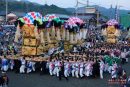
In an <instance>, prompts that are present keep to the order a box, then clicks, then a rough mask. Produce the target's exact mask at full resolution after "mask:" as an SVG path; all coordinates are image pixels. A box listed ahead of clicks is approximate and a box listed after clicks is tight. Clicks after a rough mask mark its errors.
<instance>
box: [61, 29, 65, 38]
mask: <svg viewBox="0 0 130 87" xmlns="http://www.w3.org/2000/svg"><path fill="white" fill-rule="evenodd" d="M61 36H62V39H63V40H65V28H62V33H61Z"/></svg>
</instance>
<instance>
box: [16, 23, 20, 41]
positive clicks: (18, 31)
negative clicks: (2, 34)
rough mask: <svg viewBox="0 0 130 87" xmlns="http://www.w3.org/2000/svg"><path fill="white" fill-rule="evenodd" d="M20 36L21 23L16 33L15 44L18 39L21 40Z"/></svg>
mask: <svg viewBox="0 0 130 87" xmlns="http://www.w3.org/2000/svg"><path fill="white" fill-rule="evenodd" d="M20 35H21V34H20V27H19V23H18V25H17V29H16V32H15V39H14V41H15V42H18V39H19V38H20Z"/></svg>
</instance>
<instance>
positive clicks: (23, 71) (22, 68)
mask: <svg viewBox="0 0 130 87" xmlns="http://www.w3.org/2000/svg"><path fill="white" fill-rule="evenodd" d="M20 73H25V65H21V67H20Z"/></svg>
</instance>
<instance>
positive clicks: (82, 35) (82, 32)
mask: <svg viewBox="0 0 130 87" xmlns="http://www.w3.org/2000/svg"><path fill="white" fill-rule="evenodd" d="M83 37H84V29H83V28H82V29H81V39H83Z"/></svg>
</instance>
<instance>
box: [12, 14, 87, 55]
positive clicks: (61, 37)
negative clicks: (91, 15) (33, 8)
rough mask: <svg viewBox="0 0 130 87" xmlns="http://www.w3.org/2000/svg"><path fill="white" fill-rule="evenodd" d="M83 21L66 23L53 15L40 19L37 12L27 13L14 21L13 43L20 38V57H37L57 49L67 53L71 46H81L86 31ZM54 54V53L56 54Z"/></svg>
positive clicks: (68, 21) (76, 19)
mask: <svg viewBox="0 0 130 87" xmlns="http://www.w3.org/2000/svg"><path fill="white" fill-rule="evenodd" d="M84 25H85V23H84V22H83V20H81V19H79V18H77V17H71V18H69V19H68V20H67V21H64V20H61V19H60V18H59V17H57V16H56V15H55V14H49V15H45V16H44V17H42V15H41V14H40V13H38V12H29V13H27V14H26V15H25V16H24V17H23V18H19V19H18V20H17V21H16V26H17V30H16V33H15V40H14V41H15V42H19V38H20V37H22V47H21V51H22V52H21V55H23V56H39V55H41V54H44V53H47V52H48V51H49V49H52V48H59V45H61V44H59V43H61V42H64V43H62V45H61V46H62V47H61V48H62V49H61V48H59V49H58V52H59V53H60V51H61V50H62V52H63V50H64V51H69V50H70V49H71V48H72V47H73V45H77V44H79V45H80V44H82V43H83V41H84V40H85V39H86V33H87V29H85V27H84ZM58 52H56V53H58Z"/></svg>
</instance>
